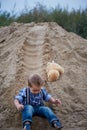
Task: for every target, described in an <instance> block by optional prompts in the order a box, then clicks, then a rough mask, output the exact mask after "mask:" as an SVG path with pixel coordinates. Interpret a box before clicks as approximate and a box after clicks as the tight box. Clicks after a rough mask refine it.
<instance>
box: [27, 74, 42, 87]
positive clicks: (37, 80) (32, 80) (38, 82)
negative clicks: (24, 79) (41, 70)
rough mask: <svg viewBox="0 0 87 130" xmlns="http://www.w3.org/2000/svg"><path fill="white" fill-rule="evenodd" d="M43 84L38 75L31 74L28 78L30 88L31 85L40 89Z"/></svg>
mask: <svg viewBox="0 0 87 130" xmlns="http://www.w3.org/2000/svg"><path fill="white" fill-rule="evenodd" d="M43 83H44V81H43V80H42V78H41V77H40V75H39V74H33V75H31V76H29V78H28V86H30V87H32V84H34V85H36V86H38V87H40V86H42V85H43Z"/></svg>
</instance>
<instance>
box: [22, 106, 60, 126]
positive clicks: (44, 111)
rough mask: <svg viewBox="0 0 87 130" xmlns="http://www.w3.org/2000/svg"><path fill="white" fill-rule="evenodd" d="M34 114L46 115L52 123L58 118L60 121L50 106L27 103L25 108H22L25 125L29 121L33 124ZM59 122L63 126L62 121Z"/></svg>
mask: <svg viewBox="0 0 87 130" xmlns="http://www.w3.org/2000/svg"><path fill="white" fill-rule="evenodd" d="M33 116H40V117H45V118H47V120H48V121H49V123H50V124H51V125H52V122H53V121H56V120H57V121H58V122H59V119H58V117H57V116H56V115H55V114H54V113H53V111H52V110H51V109H50V108H49V107H46V106H31V105H25V107H24V109H23V110H22V122H23V126H24V124H25V122H27V121H28V122H30V124H31V123H32V117H33ZM59 124H60V126H61V123H60V122H59Z"/></svg>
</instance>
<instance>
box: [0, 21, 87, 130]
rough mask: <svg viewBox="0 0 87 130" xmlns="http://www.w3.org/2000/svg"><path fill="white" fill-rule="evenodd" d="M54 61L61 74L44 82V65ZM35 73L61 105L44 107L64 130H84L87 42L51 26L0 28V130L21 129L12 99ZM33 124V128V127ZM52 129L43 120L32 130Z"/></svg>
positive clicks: (45, 24) (48, 24)
mask: <svg viewBox="0 0 87 130" xmlns="http://www.w3.org/2000/svg"><path fill="white" fill-rule="evenodd" d="M52 60H54V61H55V62H57V63H59V64H60V65H62V66H63V67H64V69H65V74H64V75H63V76H62V77H60V79H59V80H58V81H56V82H51V83H50V82H47V77H46V71H45V68H46V64H47V62H48V61H52ZM32 73H39V74H40V75H41V76H42V77H43V79H44V80H45V82H46V88H47V90H48V91H49V92H50V93H51V94H52V95H53V96H54V97H59V98H60V99H61V101H62V105H61V106H55V105H52V104H48V105H49V106H50V107H51V108H52V109H54V111H55V113H56V114H57V115H58V116H59V118H60V119H61V122H62V123H63V125H64V126H65V127H64V130H86V129H87V120H86V118H87V82H86V81H87V40H85V39H83V38H81V37H80V36H78V35H76V34H74V33H71V32H67V31H66V30H64V29H63V28H62V27H60V26H59V25H57V24H56V23H54V22H51V23H37V24H35V23H30V24H22V23H21V24H19V23H13V24H11V25H10V26H8V27H2V28H0V128H1V129H4V130H5V129H6V130H14V129H15V128H16V129H19V130H20V129H21V118H20V113H19V114H18V112H17V110H16V108H15V107H14V104H13V96H14V95H15V94H17V93H18V91H19V90H20V88H23V87H24V86H27V78H28V76H29V75H30V74H32ZM36 124H37V126H36ZM40 127H41V128H43V130H44V129H48V130H49V129H52V128H51V127H50V126H49V124H48V122H47V121H46V120H45V119H41V118H38V117H35V118H34V123H33V125H32V129H39V128H40Z"/></svg>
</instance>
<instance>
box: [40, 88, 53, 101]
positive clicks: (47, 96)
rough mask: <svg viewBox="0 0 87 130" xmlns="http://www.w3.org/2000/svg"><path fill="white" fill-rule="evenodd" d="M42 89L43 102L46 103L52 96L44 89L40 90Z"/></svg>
mask: <svg viewBox="0 0 87 130" xmlns="http://www.w3.org/2000/svg"><path fill="white" fill-rule="evenodd" d="M42 89H43V100H44V101H46V102H48V101H49V100H50V98H51V97H52V95H51V94H49V93H48V92H47V90H46V89H45V88H42Z"/></svg>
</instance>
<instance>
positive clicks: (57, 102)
mask: <svg viewBox="0 0 87 130" xmlns="http://www.w3.org/2000/svg"><path fill="white" fill-rule="evenodd" d="M54 103H55V104H62V103H61V101H60V99H55V102H54Z"/></svg>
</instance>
